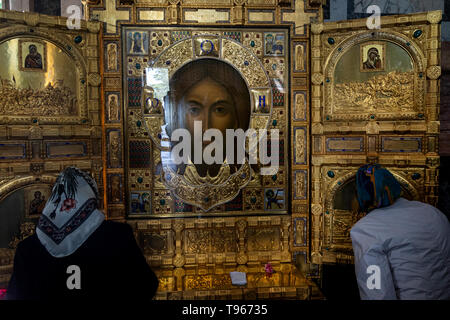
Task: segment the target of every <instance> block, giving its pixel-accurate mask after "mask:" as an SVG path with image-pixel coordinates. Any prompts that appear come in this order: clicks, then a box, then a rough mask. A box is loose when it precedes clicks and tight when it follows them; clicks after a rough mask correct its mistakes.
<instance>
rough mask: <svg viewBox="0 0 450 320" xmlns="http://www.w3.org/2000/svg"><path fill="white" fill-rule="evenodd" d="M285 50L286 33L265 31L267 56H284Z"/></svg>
mask: <svg viewBox="0 0 450 320" xmlns="http://www.w3.org/2000/svg"><path fill="white" fill-rule="evenodd" d="M284 50H285V35H284V33H272V32H266V33H264V54H265V55H266V56H283V55H284Z"/></svg>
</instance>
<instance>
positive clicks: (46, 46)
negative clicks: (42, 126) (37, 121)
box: [0, 38, 86, 123]
mask: <svg viewBox="0 0 450 320" xmlns="http://www.w3.org/2000/svg"><path fill="white" fill-rule="evenodd" d="M0 61H2V63H3V65H4V66H8V67H4V68H0V114H2V115H4V116H12V117H15V120H14V121H19V118H17V117H20V118H21V119H20V121H22V120H23V121H26V123H29V121H30V118H26V116H33V117H40V116H42V117H48V118H47V120H46V121H51V122H54V121H55V119H56V118H55V117H59V118H60V117H71V119H72V121H73V120H74V119H75V118H74V117H76V116H80V113H81V110H83V108H84V106H86V100H85V99H84V98H83V97H85V91H86V87H85V86H81V81H80V75H81V74H82V73H81V69H80V68H79V66H77V64H76V60H75V59H74V58H73V57H71V56H69V55H68V54H67V53H66V52H65V50H63V49H62V48H61V47H59V46H57V45H56V44H54V43H52V42H50V41H45V40H44V39H42V40H38V39H36V38H11V39H8V40H6V41H3V42H1V43H0ZM48 61H51V62H52V70H51V72H47V69H48V68H47V62H48ZM80 121H81V119H80Z"/></svg>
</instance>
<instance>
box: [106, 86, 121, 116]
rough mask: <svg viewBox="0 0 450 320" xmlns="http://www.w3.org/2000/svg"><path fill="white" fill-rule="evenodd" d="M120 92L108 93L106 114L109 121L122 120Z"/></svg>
mask: <svg viewBox="0 0 450 320" xmlns="http://www.w3.org/2000/svg"><path fill="white" fill-rule="evenodd" d="M119 97H120V93H119V92H107V93H106V99H105V101H106V114H107V121H108V122H120V98H119Z"/></svg>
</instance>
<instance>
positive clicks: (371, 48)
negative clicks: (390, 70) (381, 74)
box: [360, 42, 386, 72]
mask: <svg viewBox="0 0 450 320" xmlns="http://www.w3.org/2000/svg"><path fill="white" fill-rule="evenodd" d="M360 48H361V57H360V71H361V72H378V71H384V69H385V61H386V44H385V43H383V42H370V43H363V44H361V45H360Z"/></svg>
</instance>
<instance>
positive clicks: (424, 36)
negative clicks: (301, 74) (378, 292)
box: [311, 11, 441, 263]
mask: <svg viewBox="0 0 450 320" xmlns="http://www.w3.org/2000/svg"><path fill="white" fill-rule="evenodd" d="M440 20H441V12H440V11H433V12H428V13H419V14H413V15H405V16H389V17H382V18H381V29H374V30H368V29H367V27H366V25H365V23H366V21H365V20H352V21H348V22H337V23H324V24H312V26H311V31H312V39H311V44H312V48H311V67H312V70H311V72H312V75H311V82H312V89H311V90H312V91H311V95H312V96H311V104H312V105H311V112H312V114H311V117H312V118H311V119H312V121H311V129H312V136H311V144H312V159H311V162H312V167H311V180H312V181H311V182H312V187H311V227H312V231H311V261H312V262H316V263H326V262H331V263H332V262H352V259H353V256H352V255H353V251H352V246H351V240H350V237H349V231H350V229H351V228H352V226H353V225H354V223H356V221H358V219H360V218H361V216H358V215H357V214H356V210H355V209H356V208H355V206H356V202H355V198H354V197H355V178H354V177H355V173H356V171H357V169H358V168H359V166H361V165H363V164H366V163H379V164H381V165H383V166H385V167H386V168H388V169H389V170H390V171H391V172H392V173H393V174H394V176H395V177H396V178H397V180H399V182H400V183H401V185H402V189H403V194H402V196H403V197H405V198H407V199H414V200H420V201H426V202H429V203H431V204H435V203H436V201H437V181H438V165H439V156H438V154H437V150H438V148H437V145H436V141H437V140H436V139H437V135H438V133H439V121H438V113H439V108H438V101H439V84H438V82H439V80H438V78H439V76H440V67H439V65H440V62H439V59H440V52H439V50H440V25H439V23H440Z"/></svg>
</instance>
